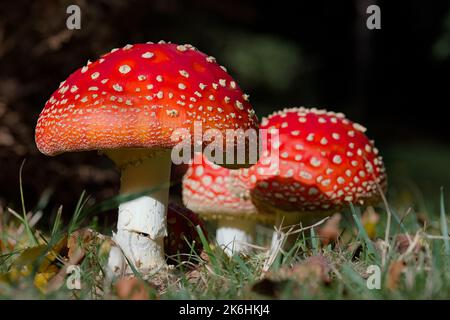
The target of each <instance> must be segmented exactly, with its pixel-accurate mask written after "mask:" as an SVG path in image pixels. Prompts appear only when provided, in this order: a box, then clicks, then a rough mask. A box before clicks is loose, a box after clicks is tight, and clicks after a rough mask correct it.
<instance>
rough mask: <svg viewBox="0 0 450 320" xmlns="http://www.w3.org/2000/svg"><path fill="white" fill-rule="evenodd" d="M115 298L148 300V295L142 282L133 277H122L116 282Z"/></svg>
mask: <svg viewBox="0 0 450 320" xmlns="http://www.w3.org/2000/svg"><path fill="white" fill-rule="evenodd" d="M115 288H116V292H117V297H118V298H119V299H125V300H148V299H149V298H150V297H149V294H148V292H147V290H146V287H145V284H144V282H143V281H142V280H139V279H137V278H135V277H124V278H121V279H120V280H119V281H117V283H116V285H115Z"/></svg>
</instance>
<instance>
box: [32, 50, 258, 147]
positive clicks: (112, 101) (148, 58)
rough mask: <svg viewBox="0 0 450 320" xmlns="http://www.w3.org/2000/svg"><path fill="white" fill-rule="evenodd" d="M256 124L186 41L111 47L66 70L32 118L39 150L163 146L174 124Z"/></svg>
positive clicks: (235, 92)
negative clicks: (95, 56)
mask: <svg viewBox="0 0 450 320" xmlns="http://www.w3.org/2000/svg"><path fill="white" fill-rule="evenodd" d="M196 120H198V121H201V122H202V129H203V130H207V129H211V128H213V129H219V130H221V131H222V130H225V129H236V128H240V129H244V130H246V129H248V128H257V119H256V116H255V112H254V111H253V109H252V108H251V105H250V104H249V103H248V101H247V95H244V94H243V92H242V91H241V90H240V89H239V87H238V86H237V84H236V83H235V82H234V81H233V78H232V77H231V76H230V75H229V74H228V73H227V72H226V71H225V68H223V67H221V66H220V65H218V64H217V63H216V62H215V59H214V58H213V57H209V56H207V55H205V54H204V53H202V52H200V51H198V50H196V49H195V48H194V47H193V46H191V45H176V44H167V43H158V44H153V43H147V44H135V45H127V46H125V47H123V48H121V49H114V50H112V51H111V52H110V53H108V54H105V55H103V56H102V57H101V59H99V60H97V61H95V62H92V63H90V62H88V64H87V65H86V66H84V67H83V68H81V69H78V70H77V71H75V72H74V73H73V74H71V75H70V76H69V77H68V78H67V80H66V81H64V82H62V83H61V85H60V87H59V89H58V90H57V91H55V92H54V93H53V95H52V96H51V97H50V99H49V100H48V101H47V103H46V104H45V107H44V109H43V110H42V112H41V114H40V116H39V119H38V122H37V125H36V144H37V147H38V149H39V150H40V151H41V152H42V153H44V154H47V155H55V154H59V153H63V152H67V151H83V150H108V149H116V148H152V147H158V148H171V147H173V146H174V145H175V144H176V143H177V142H174V141H172V140H171V134H172V132H173V131H174V130H175V129H176V128H187V129H188V130H190V132H191V134H192V133H193V122H194V121H196Z"/></svg>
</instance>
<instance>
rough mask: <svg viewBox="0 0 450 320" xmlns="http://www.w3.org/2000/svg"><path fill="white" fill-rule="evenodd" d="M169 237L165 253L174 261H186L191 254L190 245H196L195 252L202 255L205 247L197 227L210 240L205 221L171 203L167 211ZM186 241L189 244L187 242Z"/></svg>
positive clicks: (166, 241)
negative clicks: (197, 227) (198, 227)
mask: <svg viewBox="0 0 450 320" xmlns="http://www.w3.org/2000/svg"><path fill="white" fill-rule="evenodd" d="M167 226H168V236H167V237H165V238H164V251H165V254H166V255H167V256H169V257H170V258H171V259H172V260H173V261H175V262H176V261H178V260H185V259H187V258H188V256H186V255H183V254H189V253H191V252H192V251H191V247H190V246H189V244H191V245H192V244H193V245H194V250H195V252H196V253H197V254H198V255H200V253H201V251H202V249H203V246H202V242H201V240H200V237H199V235H198V232H197V230H196V229H195V228H196V226H200V228H201V229H202V231H203V234H204V235H205V237H206V238H208V233H207V232H206V229H205V228H204V225H203V221H202V220H201V219H200V218H199V217H198V216H197V215H196V214H195V213H194V212H192V211H191V210H189V209H187V208H184V207H181V206H179V205H176V204H174V203H169V206H168V210H167ZM186 240H187V241H188V242H186Z"/></svg>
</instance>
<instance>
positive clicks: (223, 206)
mask: <svg viewBox="0 0 450 320" xmlns="http://www.w3.org/2000/svg"><path fill="white" fill-rule="evenodd" d="M238 172H239V170H230V169H227V168H223V167H219V166H217V165H215V164H214V163H211V162H210V161H209V160H207V158H206V157H205V156H204V155H202V154H201V153H196V154H195V156H194V158H193V160H192V161H191V163H190V165H189V168H188V170H187V172H186V174H185V176H184V177H183V203H184V205H185V206H186V207H187V208H189V209H191V210H193V211H195V212H196V213H198V214H200V215H202V217H204V218H205V219H218V218H221V219H234V218H248V219H258V218H259V217H257V215H256V208H255V207H254V205H253V204H252V202H251V200H250V194H249V192H250V189H249V188H248V187H249V185H246V184H244V183H243V181H241V180H239V179H237V178H236V176H237V174H239V173H238Z"/></svg>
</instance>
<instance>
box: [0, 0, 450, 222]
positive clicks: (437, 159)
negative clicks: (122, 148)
mask: <svg viewBox="0 0 450 320" xmlns="http://www.w3.org/2000/svg"><path fill="white" fill-rule="evenodd" d="M70 4H78V5H79V6H80V7H81V13H82V19H81V30H73V31H70V30H67V28H66V18H67V17H68V15H67V14H66V8H67V6H69V5H70ZM371 4H378V5H379V6H380V7H381V26H382V29H381V30H368V29H367V28H366V19H367V17H368V15H367V14H366V8H367V6H368V5H371ZM161 39H163V40H166V41H172V42H175V43H191V44H193V45H194V46H196V47H197V48H199V49H200V50H201V51H203V52H206V53H208V54H210V55H213V56H215V57H216V58H217V59H218V61H219V62H220V63H221V64H223V65H225V66H226V67H227V68H228V71H229V72H230V73H231V75H232V76H233V77H235V79H236V80H237V81H238V83H239V84H240V86H241V87H242V88H243V89H244V90H245V91H246V92H247V93H249V94H250V96H251V102H252V104H253V107H254V108H255V110H256V111H257V113H258V115H259V117H261V116H264V115H267V114H269V113H270V112H271V111H273V110H276V109H279V108H283V107H290V106H301V105H305V106H318V107H326V108H328V109H330V110H334V111H341V112H344V113H345V114H346V115H347V116H348V117H349V118H350V119H352V120H354V121H357V122H360V123H362V124H363V125H365V126H366V127H367V128H368V132H367V134H368V135H369V137H370V138H373V139H375V141H376V144H377V146H378V147H379V149H380V150H381V152H382V153H383V154H384V155H385V158H386V163H387V168H388V174H389V177H390V182H391V187H390V197H391V199H393V200H392V201H397V200H398V199H402V201H403V202H400V203H407V205H406V206H409V205H411V206H418V207H419V209H420V208H422V209H423V210H426V207H427V205H428V204H431V206H432V204H434V203H436V201H437V199H438V196H439V188H440V186H445V185H446V184H448V182H450V141H449V140H450V139H449V138H450V130H449V128H448V127H449V118H448V117H447V116H446V109H447V108H448V107H449V101H450V100H449V98H450V85H449V82H450V81H449V74H450V73H449V71H450V2H449V1H417V0H414V1H375V0H353V1H258V0H244V1H237V0H226V1H224V0H192V1H182V0H153V1H118V0H99V1H87V0H85V1H75V0H70V1H62V0H61V1H57V0H54V1H50V0H45V1H24V0H15V1H1V2H0V207H5V206H12V207H18V206H19V204H20V202H19V200H20V194H19V184H18V181H19V179H18V175H19V167H20V164H21V162H22V160H23V159H26V160H27V161H26V164H25V167H24V171H23V183H24V191H25V197H26V203H27V206H28V208H29V209H31V208H32V207H34V206H35V205H37V204H38V201H39V199H44V198H45V195H46V194H47V195H48V194H50V192H52V193H51V194H52V195H51V197H50V198H49V202H48V204H47V205H46V213H48V214H51V213H52V212H54V211H55V209H56V208H57V207H58V206H59V205H60V204H63V205H64V208H65V210H66V211H68V213H70V212H72V210H73V207H74V205H75V203H76V201H77V199H78V197H79V195H80V194H81V192H82V190H83V189H86V190H87V192H88V193H89V194H90V195H92V197H93V199H96V200H99V199H105V198H107V197H110V196H113V195H114V194H116V193H117V190H118V185H119V176H118V173H117V171H116V170H115V169H114V168H113V166H112V163H111V162H110V161H109V160H108V159H106V158H104V157H100V156H98V155H97V154H96V153H95V152H88V153H79V154H65V155H61V156H57V157H54V158H49V157H46V156H43V155H41V154H39V152H38V151H37V149H36V147H35V144H34V128H35V124H36V120H37V117H38V115H39V112H40V111H41V109H42V108H43V106H44V103H45V102H46V100H47V99H48V98H49V97H50V95H51V94H52V93H53V91H54V90H55V89H56V88H57V87H58V85H59V83H60V82H61V81H63V80H65V79H66V78H67V76H68V75H69V74H70V73H71V72H73V71H74V70H76V69H77V68H79V67H81V66H82V65H84V64H85V63H86V61H87V60H88V59H91V60H95V59H97V57H98V56H99V55H100V54H102V53H104V52H107V51H109V50H110V49H112V48H114V47H120V46H124V45H125V44H127V43H131V44H132V43H139V42H146V41H158V40H161ZM174 192H176V189H174ZM43 195H44V197H43ZM44 200H45V199H44ZM45 203H46V201H42V202H41V206H43V205H44V204H45ZM112 220H114V219H112Z"/></svg>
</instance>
